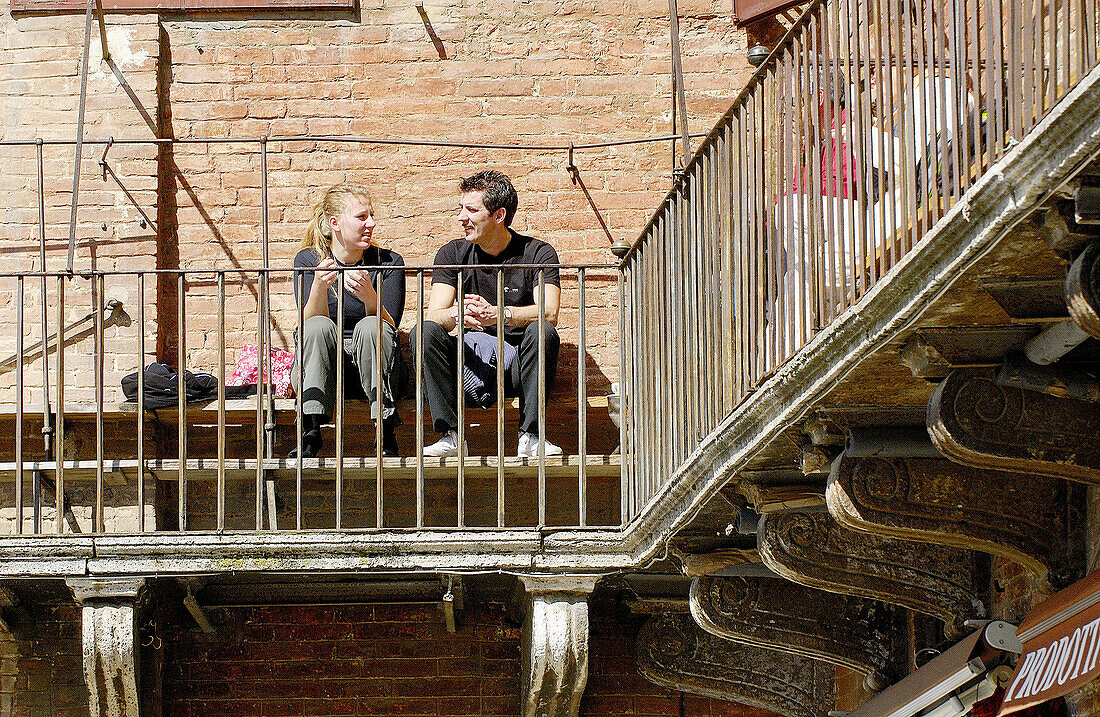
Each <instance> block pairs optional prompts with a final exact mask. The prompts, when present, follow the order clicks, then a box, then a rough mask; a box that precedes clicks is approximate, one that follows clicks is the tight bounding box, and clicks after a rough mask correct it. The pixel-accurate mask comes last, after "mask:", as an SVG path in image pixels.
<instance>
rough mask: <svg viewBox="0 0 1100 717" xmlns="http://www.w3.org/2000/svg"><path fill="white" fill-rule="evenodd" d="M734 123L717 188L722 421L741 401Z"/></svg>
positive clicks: (723, 143) (726, 134)
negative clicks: (732, 171) (732, 170)
mask: <svg viewBox="0 0 1100 717" xmlns="http://www.w3.org/2000/svg"><path fill="white" fill-rule="evenodd" d="M734 121H736V120H731V121H730V122H727V123H726V126H725V129H723V131H722V134H721V136H720V137H719V142H718V148H719V151H718V168H719V174H718V187H719V192H720V195H721V198H722V203H721V206H720V208H719V216H718V220H719V222H720V231H719V242H718V251H719V255H718V261H719V265H720V266H721V277H722V280H721V285H720V291H719V297H720V300H722V301H723V308H724V309H725V310H724V311H722V331H721V334H720V336H721V340H722V357H723V359H722V368H723V370H724V372H725V373H724V382H725V383H724V385H723V386H722V388H721V390H720V391H719V395H720V396H721V397H722V401H723V404H722V410H721V411H719V414H720V415H719V419H721V418H724V417H725V414H727V413H729V412H730V410H732V408H733V406H734V404H735V403H736V402H737V401H738V400H739V399H740V397H741V396H740V393H739V390H738V388H737V375H738V363H739V362H740V357H737V358H736V359H735V356H737V351H736V350H735V349H736V340H737V334H736V329H735V326H736V324H737V321H740V315H741V314H742V313H743V307H741V305H740V304H739V303H738V302H737V300H736V294H735V293H734V292H735V291H736V290H737V284H736V282H735V281H734V277H733V251H734V249H733V247H734V246H735V245H734V241H733V225H732V221H733V207H732V205H733V186H732V183H731V182H730V151H731V150H730V146H731V144H732V138H733V125H732V122H734Z"/></svg>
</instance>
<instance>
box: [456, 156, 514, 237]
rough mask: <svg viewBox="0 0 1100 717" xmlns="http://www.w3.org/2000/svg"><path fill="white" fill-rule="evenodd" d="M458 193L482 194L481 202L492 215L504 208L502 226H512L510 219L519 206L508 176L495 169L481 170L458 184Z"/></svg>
mask: <svg viewBox="0 0 1100 717" xmlns="http://www.w3.org/2000/svg"><path fill="white" fill-rule="evenodd" d="M458 191H460V192H462V193H463V194H465V193H466V192H482V197H481V202H482V204H484V205H485V208H486V209H488V210H489V213H490V214H492V213H494V212H495V211H496V210H498V209H500V208H501V207H503V208H504V226H506V227H508V226H511V225H512V217H514V216H515V215H516V207H517V206H519V195H517V194H516V188H515V187H513V186H512V180H511V179H508V175H506V174H504V173H503V172H498V171H497V170H495V169H483V170H481V171H480V172H478V173H477V174H475V175H472V176H470V177H466V178H465V179H463V180H462V181H461V182H459V183H458Z"/></svg>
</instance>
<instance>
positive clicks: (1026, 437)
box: [928, 369, 1100, 485]
mask: <svg viewBox="0 0 1100 717" xmlns="http://www.w3.org/2000/svg"><path fill="white" fill-rule="evenodd" d="M928 433H929V435H931V437H932V441H933V443H935V444H936V447H937V448H939V450H940V451H941V452H942V453H943V454H944V455H945V456H947V457H948V458H951V459H952V460H955V461H958V462H959V463H965V464H966V465H971V466H976V467H978V468H994V469H997V470H1004V471H1019V472H1022V473H1039V474H1041V475H1048V476H1057V477H1063V478H1070V479H1072V480H1079V481H1084V482H1087V483H1092V484H1094V485H1100V404H1096V403H1089V402H1086V401H1075V400H1073V399H1068V398H1058V397H1055V396H1050V395H1047V394H1043V393H1038V392H1035V391H1024V390H1021V389H1019V388H1013V387H1010V386H1000V385H998V384H997V383H996V382H995V380H994V371H993V369H959V370H955V371H952V372H951V374H950V375H948V377H947V378H946V379H944V380H943V381H942V382H941V383H940V384H939V385H938V386H937V387H936V390H935V391H934V392H933V393H932V398H931V400H930V401H929V402H928Z"/></svg>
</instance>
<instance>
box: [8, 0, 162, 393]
mask: <svg viewBox="0 0 1100 717" xmlns="http://www.w3.org/2000/svg"><path fill="white" fill-rule="evenodd" d="M83 19H84V18H83V16H82V15H81V16H79V17H77V16H75V15H65V16H40V17H21V18H18V19H16V18H13V17H12V16H11V15H10V13H9V12H8V10H7V8H6V6H5V8H4V10H2V11H0V104H2V105H3V107H4V112H3V113H2V116H0V139H2V140H6V141H13V140H27V139H30V140H34V139H36V138H42V139H44V140H46V141H47V142H49V141H51V140H70V141H71V140H73V139H74V138H75V137H76V131H77V105H78V97H79V93H80V72H79V70H80V60H81V52H82V46H83V38H84V23H83ZM107 42H108V46H109V48H110V52H111V56H112V60H113V63H114V66H115V68H116V69H117V70H118V72H119V73H120V75H121V76H122V78H123V80H124V83H125V84H124V85H123V84H121V83H120V82H119V81H118V79H117V78H116V76H115V74H114V73H113V72H112V70H111V67H110V66H109V65H108V64H107V63H105V62H97V61H95V60H96V59H97V58H99V57H100V50H99V47H100V42H99V31H98V28H96V27H93V47H92V58H93V62H92V63H91V65H90V68H89V74H88V84H87V91H88V100H87V105H86V114H85V137H86V138H89V139H91V138H96V139H100V140H104V139H106V138H107V137H115V138H118V139H120V140H121V139H122V138H134V137H141V138H149V137H153V136H155V127H153V128H151V127H150V125H149V122H150V121H152V122H155V116H156V107H157V93H156V74H157V73H156V70H157V55H158V30H157V22H156V18H155V17H152V16H146V15H135V16H130V17H127V18H126V19H125V20H124V21H121V22H119V21H117V20H116V21H114V22H111V23H110V24H109V26H108V31H107ZM131 94H132V95H133V98H134V100H133V101H132V100H131V99H130V95H131ZM103 149H104V145H103V144H98V145H94V144H89V145H86V146H85V147H84V150H83V153H82V164H81V169H82V171H81V184H80V203H81V209H80V212H79V214H78V222H77V239H78V242H77V250H76V260H75V262H74V267H75V268H77V269H90V268H98V269H104V270H112V269H135V268H151V267H152V266H153V265H154V256H155V248H156V236H155V234H154V232H153V229H152V227H150V226H149V225H148V224H146V226H144V227H143V226H142V225H141V223H140V215H139V214H138V212H137V211H136V210H135V209H134V207H133V206H132V205H131V204H130V202H129V201H128V200H127V199H126V196H125V193H124V192H123V190H122V189H120V188H119V187H118V185H117V184H116V183H115V182H114V180H113V179H111V178H110V176H109V175H108V176H107V177H106V178H104V176H103V173H102V170H101V168H100V166H99V160H100V158H101V157H102V154H103ZM36 155H37V151H36V147H34V146H30V147H27V146H0V164H2V166H3V167H4V172H3V176H2V177H0V206H2V207H3V212H0V257H2V262H0V273H3V272H14V271H31V270H33V271H39V270H41V268H42V262H41V259H40V244H39V226H38V218H39V199H38V164H37V158H36ZM42 157H43V161H42V170H43V188H44V195H43V197H44V202H43V208H44V213H45V223H46V226H45V236H46V249H47V259H46V268H47V269H48V270H50V271H57V270H61V269H64V268H65V265H66V258H67V253H68V235H69V216H70V200H71V196H72V188H73V187H72V172H73V167H74V158H75V157H74V148H73V146H71V145H51V144H44V145H43V147H42ZM107 161H108V163H109V165H110V167H111V168H112V169H113V170H114V171H115V173H116V174H117V175H118V176H119V178H120V180H121V181H122V183H123V184H124V185H125V186H126V189H127V190H128V191H129V192H130V193H131V194H132V195H133V197H134V198H135V200H136V201H137V202H138V203H139V204H140V205H142V206H143V207H144V208H145V209H146V212H147V213H149V212H153V213H154V215H155V209H154V207H155V205H156V199H155V189H156V173H157V164H156V149H155V148H154V147H151V146H136V145H126V144H116V145H115V146H113V147H112V149H111V151H110V153H109V154H108V157H107ZM89 284H90V282H89V281H88V280H86V279H74V280H71V281H69V282H67V286H66V297H65V302H64V304H65V312H64V319H65V322H66V323H71V322H73V321H76V320H77V319H79V318H80V317H82V316H84V315H86V314H87V313H88V312H89V311H90V310H91V308H92V296H91V293H90V290H89ZM40 286H41V284H40V283H39V282H37V281H35V282H31V281H28V282H27V285H26V286H25V287H24V292H25V293H24V297H25V298H24V301H23V304H24V306H25V307H26V312H25V316H24V321H25V324H24V336H25V342H26V346H30V345H31V344H32V343H34V342H36V341H38V340H40V339H41V338H42V335H41V326H40V316H41V313H40V311H39V306H40V298H39V291H40ZM148 288H149V289H150V290H151V289H155V286H150V287H148ZM105 289H106V291H105V292H104V296H103V297H102V299H103V301H105V300H106V299H109V298H113V299H117V300H120V301H122V302H123V305H124V307H125V308H126V310H127V311H128V312H130V314H131V315H133V316H134V317H135V318H136V312H137V308H138V306H139V305H140V304H141V303H143V302H142V301H141V300H140V298H139V294H138V292H137V287H136V282H135V281H133V280H130V281H128V282H122V283H114V282H112V283H111V284H109V285H108V286H107V287H105ZM16 292H17V286H16V284H15V282H14V280H12V279H9V278H0V321H2V322H3V323H4V325H5V326H10V327H15V326H16V320H17V310H16V306H17V304H18V303H19V302H17V301H16ZM47 293H48V298H47V306H48V314H47V316H48V319H49V322H50V327H49V329H48V331H49V332H53V331H54V330H55V326H54V324H55V322H56V318H57V312H56V305H57V288H56V281H55V280H50V281H49V282H48V292H47ZM154 296H155V294H154V293H152V291H147V292H146V294H145V297H144V298H145V303H147V304H148V307H147V309H146V312H147V316H146V318H147V321H148V323H147V327H148V329H149V331H150V332H153V331H155V330H156V307H155V304H154V302H153V297H154ZM107 341H108V343H107V345H106V347H105V348H106V354H107V361H106V372H107V375H108V376H109V377H110V380H109V382H108V383H109V384H110V385H117V383H118V377H120V376H121V375H122V374H123V373H125V372H127V371H129V370H133V369H132V368H131V365H134V366H136V365H137V364H138V363H139V360H138V357H137V355H136V346H137V340H136V326H135V325H131V326H130V327H129V328H122V329H117V328H116V329H112V330H109V331H108V335H107ZM66 343H67V351H66V363H67V366H68V367H69V368H70V369H71V371H69V372H68V374H67V376H66V383H67V388H68V390H67V395H66V399H67V400H68V401H89V400H92V399H93V397H94V395H93V393H92V391H91V389H90V387H91V386H92V385H93V384H94V381H93V380H92V377H93V376H94V374H93V373H92V371H91V370H90V369H91V358H90V357H91V356H92V354H93V351H92V348H91V347H92V339H91V337H90V336H87V335H86V336H76V337H72V338H70V340H69V341H67V342H66ZM14 351H15V332H14V331H5V332H4V333H3V335H2V336H0V357H2V358H7V357H8V356H9V355H12V354H13V353H14ZM50 358H51V363H53V361H54V356H52V355H51V357H50ZM53 365H54V366H55V365H56V364H53ZM27 369H28V375H27V377H26V380H25V385H26V386H27V387H28V388H27V390H26V391H25V393H24V396H25V399H26V400H27V401H30V402H32V403H31V405H34V406H38V405H41V404H40V402H41V392H40V391H37V390H32V389H33V388H34V387H40V386H41V385H42V384H41V369H40V364H38V363H37V362H31V363H28V365H27ZM54 383H55V382H54V381H53V380H52V379H51V384H54ZM14 386H15V372H14V371H13V370H10V369H0V404H8V405H10V404H11V403H13V402H14V391H13V387H14Z"/></svg>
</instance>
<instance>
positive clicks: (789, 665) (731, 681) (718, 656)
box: [636, 612, 835, 717]
mask: <svg viewBox="0 0 1100 717" xmlns="http://www.w3.org/2000/svg"><path fill="white" fill-rule="evenodd" d="M636 659H637V666H638V672H640V673H641V674H642V676H643V677H645V678H646V679H647V680H649V681H650V682H653V683H655V684H658V685H661V686H662V687H668V688H670V689H673V690H679V691H683V692H690V693H692V694H697V695H704V696H706V697H714V698H716V699H720V700H729V701H732V702H740V703H741V704H746V705H750V706H753V707H759V708H761V709H766V710H770V711H772V712H778V713H779V714H781V715H785V717H824V716H825V715H826V714H827V713H828V712H829V710H830V709H831V708H832V705H833V702H834V699H835V694H834V690H835V682H834V680H833V677H834V670H833V668H832V667H831V666H829V665H825V664H823V663H820V662H817V661H816V660H811V659H808V658H805V657H799V656H797V655H791V654H787V653H783V652H776V651H774V650H766V649H763V648H760V647H755V646H753V645H746V644H742V643H736V642H733V641H731V640H725V639H723V638H721V637H717V636H715V635H711V634H710V633H708V632H705V631H704V630H702V629H701V628H700V627H699V626H698V625H696V624H695V622H694V621H693V620H692V619H691V616H690V615H688V614H687V613H686V612H684V613H669V614H665V615H659V616H658V615H655V616H652V617H650V618H649V620H648V621H647V622H646V623H645V625H643V626H642V630H641V632H639V633H638V642H637V658H636Z"/></svg>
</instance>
